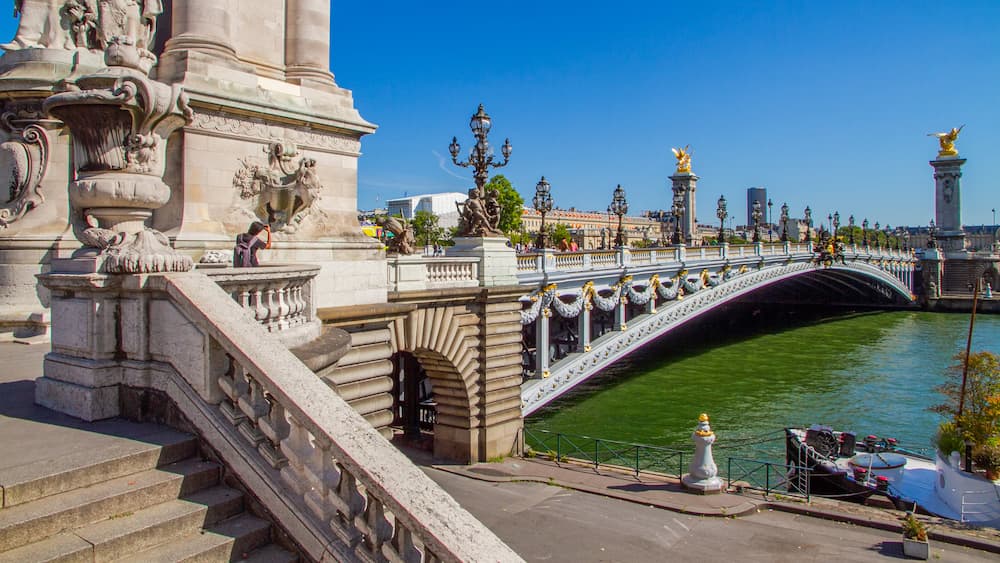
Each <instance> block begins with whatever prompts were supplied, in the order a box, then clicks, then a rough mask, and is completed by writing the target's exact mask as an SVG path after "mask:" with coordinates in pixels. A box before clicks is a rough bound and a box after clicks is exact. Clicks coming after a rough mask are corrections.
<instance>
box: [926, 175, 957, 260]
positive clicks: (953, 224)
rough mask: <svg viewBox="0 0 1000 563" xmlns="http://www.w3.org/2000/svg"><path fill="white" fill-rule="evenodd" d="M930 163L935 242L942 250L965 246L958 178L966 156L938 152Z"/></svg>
mask: <svg viewBox="0 0 1000 563" xmlns="http://www.w3.org/2000/svg"><path fill="white" fill-rule="evenodd" d="M930 164H931V166H933V167H934V222H935V223H936V224H937V228H938V232H937V235H936V236H937V240H938V246H939V247H940V248H941V249H942V250H944V251H945V252H954V251H960V250H964V249H965V232H964V231H962V205H961V204H962V197H961V195H962V190H961V179H962V165H963V164H965V159H964V158H958V156H938V158H937V160H932V161H930Z"/></svg>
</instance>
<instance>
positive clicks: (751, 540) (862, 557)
mask: <svg viewBox="0 0 1000 563" xmlns="http://www.w3.org/2000/svg"><path fill="white" fill-rule="evenodd" d="M47 349H48V346H45V345H37V346H25V345H20V344H10V343H0V366H2V367H0V448H3V451H4V452H6V453H5V455H4V456H0V487H3V486H13V488H9V489H8V490H9V491H16V485H17V483H18V481H19V480H21V479H23V478H25V476H23V475H21V474H20V473H21V472H23V471H24V470H25V469H26V468H32V467H34V468H37V467H38V466H39V463H40V462H41V463H46V461H47V460H48V461H50V465H51V467H50V469H51V471H52V472H54V473H57V472H58V471H59V470H60V467H61V466H62V465H63V464H66V463H70V460H71V459H72V458H74V457H77V456H85V455H88V452H93V451H95V450H99V449H102V448H117V447H122V446H120V445H116V444H118V443H120V440H115V438H119V439H120V438H123V437H124V438H129V439H130V440H131V441H132V442H134V443H136V444H138V445H137V446H135V447H143V444H156V443H160V442H163V441H167V440H169V439H170V436H165V435H164V434H169V433H171V432H172V431H169V430H164V429H163V427H158V426H156V425H145V424H135V423H131V422H127V421H123V420H117V419H112V420H108V421H103V422H98V423H85V422H81V421H78V420H75V419H73V418H71V417H68V416H65V415H61V414H59V413H55V412H52V411H49V410H48V409H45V408H42V407H39V406H36V405H34V404H33V403H32V398H33V396H34V379H35V378H37V377H38V376H40V375H41V373H42V359H43V357H44V354H45V353H46V352H47ZM130 447H131V446H130ZM404 451H405V452H406V453H407V454H408V455H410V457H411V459H414V461H416V462H417V463H419V464H420V465H421V466H422V467H423V468H424V470H425V472H427V474H428V475H430V477H431V478H432V479H434V480H435V481H436V482H437V483H439V484H440V485H441V486H442V487H443V488H444V489H445V490H446V491H448V492H449V494H451V495H452V496H453V497H455V498H456V499H457V500H458V501H459V502H460V503H461V504H462V505H463V506H464V507H465V508H466V509H467V510H469V511H470V512H472V514H474V515H475V516H476V517H477V518H479V519H480V520H482V521H483V522H484V523H485V524H486V525H487V526H488V527H490V529H492V530H493V531H494V532H496V533H497V534H498V535H499V536H500V537H501V539H503V540H504V541H505V542H507V543H508V544H509V545H510V546H511V547H512V548H514V549H515V550H516V551H517V552H518V553H519V554H520V555H521V556H522V557H524V558H525V559H526V560H528V561H536V560H545V561H657V560H665V559H670V560H682V561H687V560H692V561H693V560H703V561H729V560H741V561H829V560H833V559H834V558H835V559H836V560H838V561H871V560H877V559H884V558H901V557H902V548H901V543H900V541H899V537H900V536H899V525H898V522H897V521H896V519H895V515H894V514H892V513H890V512H887V511H882V510H878V509H873V508H870V507H863V506H859V505H853V504H848V503H840V502H836V501H825V500H820V499H816V500H813V502H811V503H809V504H805V503H801V502H794V501H786V500H781V499H776V498H769V499H765V498H761V497H753V496H744V495H736V494H722V495H710V496H701V495H692V494H689V493H686V492H684V491H683V490H682V489H681V488H680V486H679V484H678V483H677V481H676V480H674V479H670V478H668V477H664V476H657V475H642V476H640V477H638V478H637V477H635V476H634V475H633V474H631V473H620V472H616V471H612V470H608V469H606V468H601V470H600V471H595V470H594V469H593V468H592V467H591V466H586V465H579V464H574V463H559V464H557V463H554V462H551V461H547V460H544V459H541V458H535V459H519V458H507V459H504V460H503V461H501V462H498V463H481V464H474V465H470V466H463V465H453V464H447V463H442V462H440V461H437V460H434V459H433V458H431V457H430V456H429V455H427V454H426V453H424V452H421V451H418V450H412V449H407V448H404ZM997 553H1000V533H998V532H997V531H996V530H981V531H979V532H968V531H962V530H953V529H951V528H949V527H948V526H947V525H946V524H944V523H940V524H936V525H935V526H934V528H933V535H932V558H933V559H935V560H942V561H960V562H962V561H969V562H973V561H996V560H997V558H998V557H997Z"/></svg>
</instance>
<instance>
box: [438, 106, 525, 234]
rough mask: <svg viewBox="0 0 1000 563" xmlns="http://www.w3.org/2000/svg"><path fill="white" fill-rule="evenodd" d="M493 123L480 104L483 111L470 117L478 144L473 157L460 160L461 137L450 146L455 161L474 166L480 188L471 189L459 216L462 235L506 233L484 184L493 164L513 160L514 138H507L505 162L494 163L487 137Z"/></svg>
mask: <svg viewBox="0 0 1000 563" xmlns="http://www.w3.org/2000/svg"><path fill="white" fill-rule="evenodd" d="M492 126H493V121H492V120H491V119H490V116H489V115H487V114H486V112H485V111H484V110H483V104H479V111H477V112H476V113H475V114H474V115H473V116H472V119H471V120H469V128H470V129H472V135H473V136H474V137H475V138H476V144H475V145H474V146H473V147H472V150H470V151H469V159H468V160H466V161H465V162H459V161H458V152H459V151H460V150H461V147H460V146H459V145H458V138H456V137H452V138H451V144H450V145H448V152H450V153H451V161H452V162H454V163H455V164H456V165H458V166H461V167H462V168H468V167H470V166H471V167H472V170H473V172H472V177H473V178H474V179H475V181H476V188H475V190H470V191H469V199H468V201H466V203H465V208H464V210H463V211H462V213H461V217H459V222H458V234H459V236H462V237H484V236H496V235H501V234H502V233H500V231H498V230H497V225H498V223H499V221H500V212H499V211H500V210H499V209H493V210H489V209H488V207H489V204H490V202H489V201H487V198H486V192H485V189H484V187H485V186H486V180H487V177H488V176H489V170H490V167H493V168H502V167H504V166H507V163H508V162H509V161H510V153H511V152H512V151H513V150H514V148H513V147H512V146H511V145H510V139H507V140H505V141H504V143H503V147H501V148H500V152H501V153H502V154H503V162H494V161H493V156H494V155H493V147H491V146H490V143H489V140H487V136H488V135H489V133H490V128H491V127H492ZM494 205H495V202H494Z"/></svg>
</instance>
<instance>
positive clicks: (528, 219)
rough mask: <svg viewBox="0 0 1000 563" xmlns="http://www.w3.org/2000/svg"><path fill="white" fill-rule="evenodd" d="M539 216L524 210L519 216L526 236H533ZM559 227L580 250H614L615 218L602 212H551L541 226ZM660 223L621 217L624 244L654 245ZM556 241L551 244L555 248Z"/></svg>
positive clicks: (531, 210)
mask: <svg viewBox="0 0 1000 563" xmlns="http://www.w3.org/2000/svg"><path fill="white" fill-rule="evenodd" d="M541 223H542V216H541V214H540V213H538V211H536V210H534V209H532V208H530V207H525V208H524V210H523V211H522V213H521V225H522V228H523V229H524V232H526V233H537V232H538V228H539V227H540V226H541ZM557 223H562V224H564V225H566V227H567V228H568V229H569V232H570V235H571V236H572V237H573V240H574V241H575V242H576V243H577V244H578V245H579V246H580V249H581V250H596V249H601V248H611V247H612V246H614V240H615V233H616V232H617V231H618V217H617V216H615V215H611V214H609V213H606V212H603V211H578V210H576V209H575V208H570V209H553V210H552V211H549V212H548V213H546V214H545V226H546V227H548V226H549V225H555V224H557ZM660 228H661V223H660V222H658V221H657V220H656V219H652V218H650V217H648V216H647V217H635V216H628V215H626V216H624V217H622V230H623V231H624V232H625V238H626V239H627V242H626V244H631V243H633V242H636V241H643V240H645V241H657V240H659V239H660V236H661V232H660ZM557 242H558V241H553V244H556V243H557Z"/></svg>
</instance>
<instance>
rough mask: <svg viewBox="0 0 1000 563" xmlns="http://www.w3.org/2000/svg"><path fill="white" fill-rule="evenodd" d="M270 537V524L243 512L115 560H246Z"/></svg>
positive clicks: (163, 562) (133, 562) (156, 562)
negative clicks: (200, 529)
mask: <svg viewBox="0 0 1000 563" xmlns="http://www.w3.org/2000/svg"><path fill="white" fill-rule="evenodd" d="M270 540H271V524H270V523H268V522H267V521H265V520H261V519H260V518H256V517H254V516H251V515H249V514H242V515H240V516H236V517H234V518H230V519H229V520H225V521H223V522H219V523H218V524H216V525H214V526H211V527H209V528H206V529H204V530H202V531H198V532H194V533H191V534H186V535H184V536H180V537H178V538H176V539H174V540H173V541H170V542H167V543H164V544H161V545H158V546H156V547H153V548H151V549H147V550H145V551H140V552H136V553H132V554H131V555H128V556H126V557H123V558H121V559H117V560H116V561H117V562H118V563H180V562H222V561H243V560H246V559H248V558H249V557H250V554H251V553H252V552H253V551H254V550H255V549H257V548H259V547H262V546H265V545H267V544H269V543H270ZM267 561H270V560H267ZM279 561H280V559H279Z"/></svg>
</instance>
